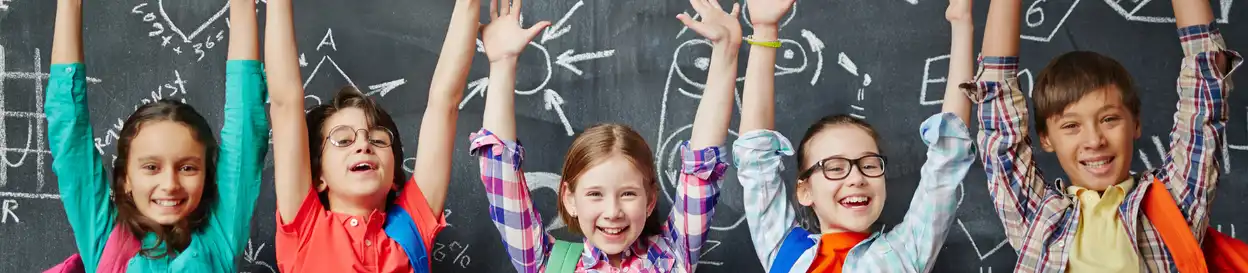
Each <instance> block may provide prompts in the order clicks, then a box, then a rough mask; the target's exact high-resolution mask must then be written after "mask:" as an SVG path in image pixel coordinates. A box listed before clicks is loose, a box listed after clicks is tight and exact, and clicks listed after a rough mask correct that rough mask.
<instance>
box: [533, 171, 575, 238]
mask: <svg viewBox="0 0 1248 273" xmlns="http://www.w3.org/2000/svg"><path fill="white" fill-rule="evenodd" d="M561 180H562V178H561V176H559V175H558V174H554V173H548V172H525V173H524V182H525V183H527V184H528V185H529V192H530V193H532V192H535V191H539V190H550V191H551V192H554V193H555V195H556V196H558V195H559V185H560V184H561V182H560V181H561ZM556 202H562V201H561V200H556ZM556 205H558V204H556ZM566 226H568V225H567V223H564V222H563V217H554V220H553V221H550V222H546V231H547V232H550V231H553V230H557V229H561V228H564V227H566Z"/></svg>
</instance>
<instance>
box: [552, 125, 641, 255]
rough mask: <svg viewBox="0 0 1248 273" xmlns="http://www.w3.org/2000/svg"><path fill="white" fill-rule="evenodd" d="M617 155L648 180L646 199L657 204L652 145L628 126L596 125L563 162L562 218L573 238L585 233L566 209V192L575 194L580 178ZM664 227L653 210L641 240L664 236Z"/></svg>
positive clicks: (582, 133)
mask: <svg viewBox="0 0 1248 273" xmlns="http://www.w3.org/2000/svg"><path fill="white" fill-rule="evenodd" d="M615 155H622V156H624V158H627V159H628V161H629V162H630V163H632V165H633V167H635V168H637V171H639V172H641V174H642V175H643V176H645V181H643V182H644V184H645V187H646V198H649V199H647V200H649V201H653V202H657V200H656V198H659V177H658V173H657V172H655V167H654V156H653V155H651V152H650V145H649V144H646V140H645V139H644V138H642V137H641V135H640V134H638V133H637V131H633V129H632V128H629V127H628V126H625V125H620V124H599V125H594V126H593V127H589V128H588V129H585V131H584V132H581V134H580V135H577V136H576V139H574V140H572V147H570V148H568V155H567V156H566V157H565V158H564V160H563V179H562V180H563V181H562V182H561V183H560V184H561V185H562V187H563V188H564V189H567V190H566V191H565V190H560V191H559V217H560V218H562V219H563V222H564V223H567V224H568V230H569V231H571V232H572V234H577V235H582V234H584V233H583V232H582V231H581V228H580V226H578V225H577V224H576V223H577V221H576V218H575V217H572V215H570V214H569V213H568V210H567V208H565V207H564V206H563V198H564V192H569V193H572V192H574V191H575V190H576V180H577V179H578V178H580V177H581V174H583V173H585V171H587V170H589V169H590V168H593V167H594V166H597V165H598V164H600V163H602V161H605V160H607V159H608V158H611V157H612V156H615ZM661 224H662V222H661V220H659V215H658V213H654V211H653V210H652V211H651V212H650V216H649V217H646V226H645V227H644V228H643V229H642V230H641V236H642V237H649V236H651V235H659V234H660V233H661V232H662V230H661V229H660V227H661V226H660V225H661Z"/></svg>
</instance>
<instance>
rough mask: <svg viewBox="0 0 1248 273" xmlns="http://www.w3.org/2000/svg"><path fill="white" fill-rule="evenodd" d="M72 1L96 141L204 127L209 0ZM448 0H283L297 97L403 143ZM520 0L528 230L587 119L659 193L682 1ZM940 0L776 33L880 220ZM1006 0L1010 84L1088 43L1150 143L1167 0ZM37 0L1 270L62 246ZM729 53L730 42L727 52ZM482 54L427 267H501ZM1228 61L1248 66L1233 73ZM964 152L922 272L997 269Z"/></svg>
mask: <svg viewBox="0 0 1248 273" xmlns="http://www.w3.org/2000/svg"><path fill="white" fill-rule="evenodd" d="M85 2H86V3H85V14H86V17H85V25H86V29H85V31H84V33H85V35H86V37H85V42H86V58H87V59H86V62H87V64H88V71H89V74H88V76H89V77H91V78H90V82H91V83H90V88H91V91H90V92H92V94H93V95H92V96H91V101H90V104H91V109H92V114H93V124H94V125H95V137H96V144H97V147H98V149H99V152H101V153H102V154H104V155H105V157H106V158H111V156H112V154H113V153H114V149H115V145H114V144H115V142H116V140H117V133H118V131H119V128H120V124H119V123H120V122H121V119H124V118H125V117H126V116H127V115H129V114H130V112H131V111H133V109H134V108H135V107H136V106H137V105H140V104H142V103H144V102H146V101H151V100H153V99H160V98H179V99H184V100H185V101H186V102H188V103H190V104H192V105H194V106H196V107H197V108H198V109H199V110H200V112H201V113H203V114H204V115H206V116H207V117H208V118H209V120H210V121H211V122H213V124H217V125H218V126H219V124H220V121H221V110H220V109H221V105H222V103H223V92H222V90H224V77H223V75H224V65H223V64H224V62H225V44H226V41H225V39H226V37H225V36H226V30H227V29H228V27H229V23H228V20H227V18H226V17H227V16H225V15H226V1H224V0H197V1H178V0H123V1H90V0H88V1H85ZM260 2H263V1H260ZM981 2H984V3H980V5H978V7H977V8H976V9H975V11H976V12H975V13H976V14H977V15H978V18H977V19H979V20H978V22H979V23H978V24H979V25H980V30H982V22H983V16H984V14H986V12H987V8H986V7H987V5H986V4H985V3H986V2H987V1H981ZM452 5H453V1H400V0H374V1H329V0H305V1H298V2H297V3H296V6H295V11H296V16H295V19H296V26H297V30H298V40H299V41H298V42H299V45H300V46H299V48H300V52H299V56H300V59H301V63H306V66H305V67H304V68H303V75H304V79H305V81H306V86H307V92H308V94H309V96H308V97H307V102H308V104H309V106H311V105H315V104H317V103H319V102H321V98H328V97H329V96H332V94H333V93H334V92H336V90H338V87H340V86H343V85H354V86H357V87H359V88H360V89H361V90H364V91H365V92H368V93H369V94H370V96H372V97H374V98H375V99H377V100H378V101H380V102H381V104H382V105H383V107H385V108H386V109H388V110H389V111H390V112H391V113H392V115H394V116H395V118H396V119H397V120H398V121H399V124H400V132H401V134H402V136H403V137H404V139H403V140H404V141H405V142H408V143H416V142H415V136H416V135H417V132H418V129H419V128H420V115H421V113H422V112H423V110H422V109H423V108H424V104H425V100H426V88H427V87H428V85H429V81H430V78H431V74H432V71H433V67H434V64H435V62H436V58H437V54H438V52H439V50H440V46H441V44H442V43H441V37H442V35H444V33H445V29H446V26H447V21H448V20H449V19H450V11H451V7H452ZM525 5H528V6H529V7H526V8H525V10H526V14H525V17H526V18H525V19H524V20H525V21H526V22H527V23H532V22H536V21H537V20H538V19H541V20H550V21H552V22H557V23H556V24H555V25H554V26H553V27H552V28H551V29H549V30H548V31H547V32H546V33H545V34H544V35H541V36H540V37H539V38H538V39H536V40H535V41H534V42H533V43H532V44H531V46H530V48H528V49H527V50H526V52H525V53H524V55H523V56H521V68H520V71H519V77H518V78H519V82H518V83H517V89H518V90H519V92H520V93H522V94H523V95H522V96H519V97H518V98H517V107H516V108H517V112H518V121H519V133H520V138H521V139H523V140H524V141H525V143H526V145H527V148H528V151H529V152H528V157H527V158H528V162H527V165H526V166H525V167H526V169H527V170H528V171H530V173H528V174H526V176H527V177H528V178H529V185H530V186H531V187H532V188H531V190H532V192H533V198H534V199H535V200H536V201H538V204H537V205H538V208H539V210H540V211H541V212H542V213H543V215H546V217H545V219H544V220H545V221H546V222H545V223H546V225H547V228H548V229H550V230H554V233H555V234H556V236H559V237H561V238H565V239H566V238H569V237H568V236H567V235H569V234H567V233H566V232H565V231H564V229H563V226H564V224H563V223H561V222H559V221H558V220H557V217H555V215H556V213H555V207H554V205H555V203H554V199H555V192H554V189H555V188H556V186H557V183H558V182H557V181H558V172H559V167H560V163H561V162H562V156H563V153H564V152H565V151H566V148H567V146H568V145H569V143H570V142H571V140H572V134H574V133H576V132H578V131H580V130H582V129H583V128H586V127H588V126H590V125H593V124H595V123H599V122H622V123H626V124H629V125H631V126H633V127H634V128H635V129H636V130H638V131H639V132H641V133H642V135H643V136H645V137H646V138H647V140H648V141H649V142H650V144H651V145H652V147H654V149H655V151H654V152H655V154H656V156H657V158H658V161H659V162H657V163H658V164H660V165H661V170H660V173H659V175H660V176H661V177H663V181H664V186H665V188H664V194H663V195H662V196H664V199H663V200H661V204H663V205H662V206H660V207H665V206H667V205H668V204H670V194H671V192H672V191H673V187H672V184H671V182H672V180H671V179H670V178H669V177H671V176H672V174H673V173H674V171H675V170H676V169H675V166H676V165H677V161H676V160H674V159H675V154H674V153H673V151H674V148H675V145H676V144H677V143H679V140H682V139H685V138H687V137H688V136H689V131H688V130H689V128H690V124H692V122H693V118H692V116H693V113H694V109H695V107H696V105H697V96H698V94H699V93H700V88H701V86H702V85H701V84H702V81H703V80H704V79H705V70H704V69H705V68H706V64H707V60H708V59H707V57H708V55H709V53H710V47H709V46H707V44H705V43H703V42H701V41H700V40H699V39H700V38H699V37H697V36H696V34H694V33H693V32H691V31H687V30H685V29H684V28H683V26H682V25H681V24H680V23H679V22H678V21H677V20H676V19H675V18H674V16H675V15H676V14H678V13H680V12H683V11H690V12H691V11H692V9H691V8H689V7H688V3H686V2H685V1H585V0H577V1H572V0H559V1H525ZM1213 5H1214V13H1215V14H1216V17H1217V18H1218V19H1217V20H1218V21H1219V22H1221V23H1223V25H1222V30H1223V34H1224V35H1225V37H1226V40H1227V42H1228V44H1229V45H1230V46H1231V47H1232V48H1237V49H1241V50H1245V49H1248V22H1244V20H1245V19H1248V3H1243V1H1233V0H1221V1H1214V3H1213ZM945 6H946V2H945V1H935V0H878V1H799V3H798V4H797V7H796V8H795V9H794V11H793V12H792V14H791V15H790V16H789V17H788V19H786V20H785V25H784V28H783V30H782V31H781V37H782V38H784V44H783V48H782V50H781V51H780V54H781V56H780V58H779V63H778V65H777V66H778V67H779V69H777V70H776V71H777V73H778V74H782V75H780V76H779V77H777V80H776V84H777V85H778V86H777V104H778V107H777V110H778V111H779V112H778V113H777V115H776V116H777V121H776V122H777V127H778V130H779V131H781V132H782V133H784V134H786V135H788V136H790V137H792V138H794V140H797V139H796V138H797V137H800V135H801V133H802V131H803V130H805V127H806V126H807V125H808V124H809V123H810V122H812V121H814V120H815V119H817V118H818V117H820V116H823V115H826V114H831V113H853V114H857V115H860V116H863V117H865V118H866V119H867V120H868V121H870V122H871V123H873V124H874V125H875V126H876V127H877V129H878V130H879V131H880V133H881V134H882V135H883V137H884V138H885V139H887V140H886V141H885V143H883V147H884V149H885V151H886V153H887V155H888V156H890V157H891V158H893V159H894V160H895V161H894V163H891V164H890V168H891V169H890V170H889V181H890V182H889V184H888V190H889V194H890V197H891V198H889V200H891V201H889V202H888V203H887V205H886V206H885V213H884V215H883V216H882V217H881V219H880V221H881V222H882V223H884V224H886V226H891V225H893V224H896V223H898V222H899V221H901V219H902V216H903V214H904V211H905V209H906V208H907V207H908V206H909V204H908V203H909V200H910V198H911V197H912V196H913V194H916V193H915V192H914V188H915V183H916V182H917V181H918V180H919V177H918V167H919V166H920V165H921V164H922V163H923V157H922V156H921V155H922V154H923V151H924V149H925V147H924V145H923V144H922V142H920V140H919V138H918V136H917V127H918V125H919V122H920V121H922V120H923V119H924V118H926V117H927V116H928V115H931V114H933V113H936V112H938V111H939V110H940V106H939V99H940V98H941V94H943V93H941V92H942V90H943V88H944V82H943V81H944V75H945V73H946V66H947V65H948V60H947V57H945V56H946V54H948V43H949V34H948V32H949V29H948V27H947V25H948V24H947V23H946V22H945V20H944V17H943V14H944V10H945ZM1023 7H1024V9H1025V10H1024V11H1023V13H1024V16H1023V20H1024V24H1023V37H1022V38H1023V39H1025V40H1024V41H1023V43H1022V52H1023V53H1022V57H1023V68H1024V70H1023V71H1022V74H1023V76H1022V79H1023V88H1025V89H1026V90H1030V88H1031V85H1032V79H1033V78H1034V77H1035V73H1037V72H1038V71H1039V69H1041V68H1042V67H1043V65H1044V64H1045V63H1047V62H1048V60H1049V59H1050V58H1052V57H1054V56H1056V55H1058V54H1061V53H1063V52H1066V51H1070V50H1092V51H1097V52H1102V53H1104V54H1107V55H1109V56H1111V57H1114V58H1116V59H1117V60H1119V61H1120V62H1122V64H1123V65H1125V66H1126V67H1127V68H1128V70H1130V71H1131V72H1132V73H1133V74H1134V75H1135V76H1136V78H1135V79H1136V80H1137V83H1138V86H1140V88H1141V90H1140V93H1141V97H1142V100H1143V105H1144V109H1145V111H1144V112H1143V116H1142V117H1141V119H1142V122H1143V124H1144V137H1142V138H1141V139H1140V140H1139V141H1138V142H1137V144H1136V148H1137V149H1138V150H1139V151H1138V152H1139V153H1138V155H1137V158H1136V160H1135V161H1134V162H1135V165H1134V169H1135V170H1137V171H1141V170H1144V169H1145V168H1146V167H1148V166H1149V165H1151V164H1155V163H1157V162H1161V161H1162V156H1163V155H1162V154H1160V153H1159V151H1162V150H1165V148H1166V147H1164V145H1166V144H1165V143H1168V140H1167V139H1165V138H1166V137H1167V132H1168V130H1169V129H1170V126H1171V125H1172V122H1171V121H1170V115H1171V114H1172V113H1173V109H1174V106H1173V105H1174V103H1175V101H1176V100H1177V97H1176V96H1175V95H1174V91H1173V88H1174V78H1175V77H1176V75H1177V71H1178V70H1179V60H1180V58H1181V57H1182V56H1181V52H1180V50H1179V46H1178V41H1177V39H1176V35H1175V31H1174V28H1175V26H1174V24H1173V23H1172V21H1173V19H1172V18H1171V16H1172V12H1171V9H1170V5H1169V3H1168V1H1151V2H1150V1H1080V0H1025V1H1023ZM55 9H56V3H55V1H37V0H0V150H2V152H0V161H3V162H0V163H3V164H0V272H37V271H41V270H42V269H44V268H47V267H49V266H51V265H53V264H55V263H56V262H59V261H60V260H61V259H63V258H64V257H66V256H68V255H70V254H72V253H75V252H76V250H75V248H74V245H73V239H72V236H71V231H70V228H69V225H68V224H67V222H66V219H65V215H64V212H63V209H62V207H61V204H60V200H59V195H58V194H57V187H56V184H55V183H56V179H55V176H54V175H53V174H52V172H51V171H50V167H49V165H50V162H51V160H52V159H51V158H50V155H49V152H48V146H47V139H46V133H47V122H46V121H45V119H44V113H43V107H42V102H43V96H44V91H45V90H44V88H45V86H44V85H45V84H46V77H47V75H48V74H47V73H48V71H47V70H48V66H49V63H48V61H47V60H48V59H49V58H50V57H49V53H50V51H51V50H50V48H51V44H52V22H53V16H54V14H55ZM263 10H264V5H263V3H261V5H259V12H261V14H263ZM483 12H484V11H483ZM748 12H749V10H748V7H747V9H746V13H747V14H748ZM261 22H263V19H262V20H261ZM743 24H744V21H743ZM745 27H746V33H747V34H748V33H749V32H750V31H749V26H748V24H746V25H745ZM981 33H982V32H981ZM977 36H978V35H977ZM977 48H978V47H977ZM1246 52H1248V51H1246ZM746 55H747V54H746V53H745V52H742V54H741V56H742V60H741V64H742V68H741V69H744V66H745V64H746V63H745V59H744V58H745V56H746ZM483 58H484V56H483V55H482V56H479V57H478V58H477V63H475V64H474V66H473V72H472V74H471V75H470V78H469V79H468V80H469V82H470V83H471V84H470V85H469V86H467V87H466V89H465V91H464V92H465V98H464V101H463V103H462V104H461V108H462V112H461V114H460V122H459V126H458V132H457V134H458V135H461V136H463V137H464V140H463V141H460V142H457V143H456V147H455V152H456V156H455V158H454V160H455V162H456V163H455V164H454V170H453V177H452V181H451V183H452V185H451V193H450V196H451V197H450V198H449V201H448V203H447V210H446V214H447V216H448V221H449V223H450V226H449V227H447V228H446V229H445V230H444V231H443V232H442V233H441V235H440V236H439V237H438V240H437V245H436V246H435V247H434V248H433V252H432V253H431V256H432V259H433V260H434V268H435V269H436V271H438V272H511V271H512V270H513V269H512V268H511V266H510V265H509V263H508V262H507V257H506V253H505V252H504V251H503V246H502V244H501V243H500V241H499V237H498V233H497V232H496V231H495V229H494V226H493V225H492V224H491V222H490V219H489V216H488V214H487V213H486V212H485V208H486V205H485V203H486V200H485V198H484V193H483V191H482V186H481V184H480V182H479V180H478V176H477V174H478V167H477V164H476V161H475V160H474V159H473V158H472V157H470V156H468V154H467V151H466V147H467V141H466V138H467V136H468V134H469V133H470V132H472V131H474V130H476V129H477V128H479V126H480V125H481V112H482V108H483V104H484V101H483V99H482V97H481V95H482V92H483V91H484V89H485V85H484V83H485V81H484V80H479V79H483V78H484V77H485V76H486V73H487V72H488V70H487V65H486V63H485V62H484V59H483ZM1235 78H1236V79H1237V80H1240V81H1245V80H1248V76H1245V75H1244V73H1240V74H1237V75H1236V76H1235ZM1236 93H1243V92H1236ZM1230 101H1231V107H1230V112H1231V123H1230V124H1229V126H1228V128H1227V131H1226V132H1227V134H1226V138H1227V144H1228V145H1227V146H1226V147H1222V150H1221V154H1219V157H1220V158H1221V159H1222V163H1223V167H1224V169H1223V174H1224V175H1223V179H1222V182H1221V184H1220V185H1221V187H1220V189H1219V198H1218V199H1217V201H1216V202H1215V204H1214V206H1215V209H1214V212H1213V218H1212V224H1213V226H1214V227H1217V228H1220V229H1221V230H1222V231H1223V232H1226V233H1228V234H1231V235H1232V236H1238V238H1240V239H1241V240H1243V239H1245V238H1248V235H1244V234H1245V233H1248V217H1245V216H1244V215H1245V213H1248V210H1245V207H1248V200H1246V199H1245V198H1244V197H1245V195H1248V179H1246V178H1244V177H1243V175H1244V174H1246V173H1248V164H1245V162H1248V95H1246V94H1235V95H1234V96H1232V97H1231V99H1230ZM734 128H735V125H734ZM735 133H736V132H735V131H734V132H733V134H732V135H735ZM732 135H730V137H729V139H728V141H732V140H734V137H732ZM279 141H280V140H279ZM416 149H418V147H415V146H414V145H412V146H410V147H408V150H407V151H406V155H407V157H408V158H407V160H405V161H403V163H404V165H405V167H406V168H407V169H408V170H409V171H410V170H411V167H412V164H413V163H414V159H413V158H412V157H414V156H415V150H416ZM271 160H272V159H271V157H270V163H269V166H268V169H269V170H270V171H271ZM1038 160H1039V162H1040V166H1041V167H1042V168H1044V169H1047V170H1049V174H1050V175H1051V176H1052V175H1056V174H1058V173H1059V171H1060V168H1059V167H1058V165H1057V164H1056V160H1055V158H1054V157H1053V156H1052V155H1051V154H1044V153H1041V154H1040V155H1039V159H1038ZM786 164H787V165H788V166H789V168H788V169H789V171H788V172H789V173H787V174H786V175H787V176H789V177H792V176H794V174H793V173H792V170H793V169H795V168H793V167H792V166H793V165H794V164H795V162H793V161H792V160H790V161H789V162H786ZM979 170H980V169H979V167H978V166H976V167H975V168H974V169H972V172H971V175H970V176H969V177H968V178H967V179H966V181H965V184H964V187H963V188H962V201H963V202H961V207H960V208H959V212H958V215H957V221H956V222H955V223H954V227H952V229H951V231H950V233H949V236H948V241H947V243H946V244H945V246H944V249H943V250H942V251H941V253H940V256H939V258H938V260H937V263H936V266H935V268H934V271H935V272H994V271H995V272H1008V271H1010V270H1011V268H1012V265H1013V263H1014V260H1015V259H1016V256H1015V254H1014V253H1013V251H1011V249H1012V248H1011V247H1010V246H1008V244H1007V243H1006V242H1005V234H1004V233H1003V231H1002V225H1001V223H1000V221H999V220H998V219H997V218H996V216H995V215H994V213H993V211H992V210H993V208H992V203H991V199H990V197H989V195H988V192H987V190H986V187H985V184H984V183H985V182H984V181H985V180H984V175H983V173H982V172H981V171H979ZM270 175H271V174H270ZM729 177H730V178H729V179H727V180H726V181H725V182H724V183H723V188H724V190H723V192H722V195H721V198H722V199H721V200H720V205H719V206H718V207H717V208H716V209H717V214H715V216H714V219H713V231H711V232H710V240H711V241H710V242H709V244H707V245H706V247H705V248H704V249H703V252H704V255H703V256H702V259H701V261H700V266H699V269H700V272H761V271H762V268H761V267H760V266H759V263H758V261H757V259H756V258H755V257H756V256H755V255H754V254H753V251H752V247H750V240H749V237H748V236H749V234H748V233H749V232H748V229H747V227H746V225H745V221H744V218H742V213H743V207H742V203H741V201H742V192H741V187H740V185H739V184H738V183H737V181H736V178H735V173H730V174H729ZM261 187H262V188H263V193H264V194H262V195H261V197H260V201H259V203H258V204H257V208H256V209H257V213H256V217H255V219H254V220H253V231H252V240H251V243H250V244H248V247H247V249H246V250H245V251H244V252H243V253H244V255H243V256H242V257H239V258H238V262H239V264H240V267H239V270H240V271H244V272H274V271H275V267H276V263H275V261H274V254H273V233H274V226H275V221H274V218H273V217H274V211H275V208H274V205H273V194H272V187H273V186H272V183H271V176H270V178H268V179H267V180H266V181H265V183H264V184H263V185H261ZM920 194H921V193H920ZM663 211H666V209H663ZM1237 228H1238V229H1241V230H1243V231H1239V232H1238V233H1237V231H1236V229H1237Z"/></svg>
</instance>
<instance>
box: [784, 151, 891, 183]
mask: <svg viewBox="0 0 1248 273" xmlns="http://www.w3.org/2000/svg"><path fill="white" fill-rule="evenodd" d="M884 161H885V158H884V156H882V155H867V156H863V157H859V158H856V159H848V158H844V157H837V156H834V157H829V158H824V159H823V160H819V162H816V163H815V165H814V166H810V168H809V169H806V171H804V172H802V173H801V175H800V178H801V179H807V178H810V176H811V175H813V174H814V173H815V171H816V170H818V171H821V172H823V177H824V178H827V179H828V180H841V179H845V178H846V177H849V173H850V172H852V171H853V169H854V167H858V171H859V172H861V173H862V176H866V177H870V178H876V177H880V176H883V175H884Z"/></svg>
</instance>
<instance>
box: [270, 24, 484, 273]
mask: <svg viewBox="0 0 1248 273" xmlns="http://www.w3.org/2000/svg"><path fill="white" fill-rule="evenodd" d="M479 9H480V2H479V1H477V0H458V1H456V2H455V8H454V12H453V13H452V15H451V22H450V27H449V28H448V29H447V35H446V40H445V42H444V44H443V45H442V53H441V56H439V59H438V66H437V69H435V70H434V75H433V81H432V84H431V86H430V87H429V105H428V106H426V108H425V114H424V116H423V119H422V121H421V129H420V138H419V141H420V142H419V143H418V144H419V145H420V149H418V150H417V154H416V170H415V173H413V174H412V176H411V177H410V179H409V178H408V177H407V176H406V175H404V172H403V169H402V168H400V165H399V164H400V163H399V162H401V161H402V159H403V145H402V142H401V140H402V138H401V137H400V136H399V131H398V127H397V126H396V125H395V122H394V120H393V119H392V118H391V116H390V115H389V114H388V113H387V112H386V111H385V110H384V109H381V107H380V106H379V105H377V104H376V103H375V102H374V101H373V100H372V99H370V98H368V97H366V96H364V95H363V94H361V93H360V92H359V91H357V90H355V89H354V88H344V89H343V90H341V91H339V92H338V94H337V95H336V96H335V97H334V99H333V101H332V102H331V103H330V104H328V105H319V106H316V107H314V108H313V109H312V110H311V111H309V112H307V113H306V116H305V113H304V105H303V102H304V100H303V98H304V90H303V86H302V84H303V81H302V80H301V79H300V75H299V65H298V62H297V58H296V52H297V50H296V48H295V35H294V26H293V17H292V16H293V14H292V10H291V0H269V2H268V5H267V12H268V16H266V17H267V20H268V23H267V24H266V27H267V30H266V33H265V34H266V35H265V38H266V43H265V57H266V60H267V61H268V62H267V63H268V65H269V66H268V69H267V75H268V80H269V87H270V90H272V91H273V99H272V106H271V108H270V114H271V115H272V118H273V127H274V128H273V136H274V138H275V139H278V140H279V141H275V142H274V143H273V148H274V153H273V155H274V159H275V160H274V189H275V190H276V195H277V215H278V217H277V223H278V225H277V232H276V233H277V234H276V236H277V240H276V255H277V263H278V268H279V269H281V271H283V272H360V271H370V272H371V271H377V272H430V266H431V265H430V260H429V252H430V250H431V248H432V246H433V241H434V238H435V237H436V236H437V234H438V232H439V231H440V230H441V229H442V227H443V226H444V225H445V220H444V218H443V215H442V211H443V205H444V204H445V202H446V191H447V187H448V186H449V183H450V172H451V170H450V168H451V165H450V164H451V151H452V147H453V146H454V145H453V144H454V143H453V138H454V133H455V121H456V119H457V117H458V109H457V108H456V105H455V104H456V103H457V102H459V100H460V97H462V94H463V88H464V83H465V81H466V79H467V76H468V69H469V66H470V64H471V63H472V57H473V53H474V52H473V49H474V48H475V47H474V42H475V38H476V36H477V28H478V22H477V20H478V17H479V15H478V13H479Z"/></svg>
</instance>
